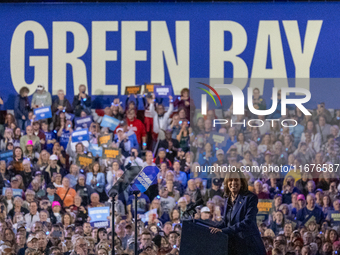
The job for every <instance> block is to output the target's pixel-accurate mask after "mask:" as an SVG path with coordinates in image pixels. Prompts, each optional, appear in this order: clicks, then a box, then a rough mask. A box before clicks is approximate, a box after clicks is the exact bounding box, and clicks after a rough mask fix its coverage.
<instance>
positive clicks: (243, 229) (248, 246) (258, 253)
mask: <svg viewBox="0 0 340 255" xmlns="http://www.w3.org/2000/svg"><path fill="white" fill-rule="evenodd" d="M257 203H258V198H257V196H256V195H255V194H253V193H251V192H250V191H248V192H246V193H245V194H239V196H238V197H237V199H236V201H235V205H234V207H233V211H232V213H231V222H230V224H229V221H230V219H227V217H226V212H227V204H228V198H227V199H226V201H225V206H224V221H223V222H222V223H221V224H220V225H219V226H218V227H219V228H221V229H222V232H223V233H225V234H227V235H228V237H229V247H230V245H232V246H233V247H235V248H236V249H237V254H247V255H265V254H266V250H265V248H264V244H263V241H262V238H261V235H260V231H259V229H258V227H257V223H256V215H257V211H258V209H257ZM228 225H229V227H228ZM229 255H232V254H231V253H229Z"/></svg>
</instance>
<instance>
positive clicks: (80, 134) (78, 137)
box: [72, 128, 90, 143]
mask: <svg viewBox="0 0 340 255" xmlns="http://www.w3.org/2000/svg"><path fill="white" fill-rule="evenodd" d="M88 140H90V135H89V129H88V128H84V129H80V130H76V131H73V133H72V142H73V143H77V142H82V141H88Z"/></svg>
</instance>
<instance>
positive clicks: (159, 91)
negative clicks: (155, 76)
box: [154, 85, 173, 97]
mask: <svg viewBox="0 0 340 255" xmlns="http://www.w3.org/2000/svg"><path fill="white" fill-rule="evenodd" d="M154 93H155V97H169V96H173V91H172V86H171V85H165V86H154Z"/></svg>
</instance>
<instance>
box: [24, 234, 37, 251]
mask: <svg viewBox="0 0 340 255" xmlns="http://www.w3.org/2000/svg"><path fill="white" fill-rule="evenodd" d="M26 243H27V247H28V248H31V249H38V238H37V237H36V236H35V235H32V234H30V235H29V236H28V238H27V242H26Z"/></svg>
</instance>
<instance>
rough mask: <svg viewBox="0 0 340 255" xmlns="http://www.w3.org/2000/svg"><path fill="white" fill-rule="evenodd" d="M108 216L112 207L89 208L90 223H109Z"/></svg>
mask: <svg viewBox="0 0 340 255" xmlns="http://www.w3.org/2000/svg"><path fill="white" fill-rule="evenodd" d="M108 216H110V207H95V208H89V217H90V218H91V221H90V222H99V221H107V217H108Z"/></svg>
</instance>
